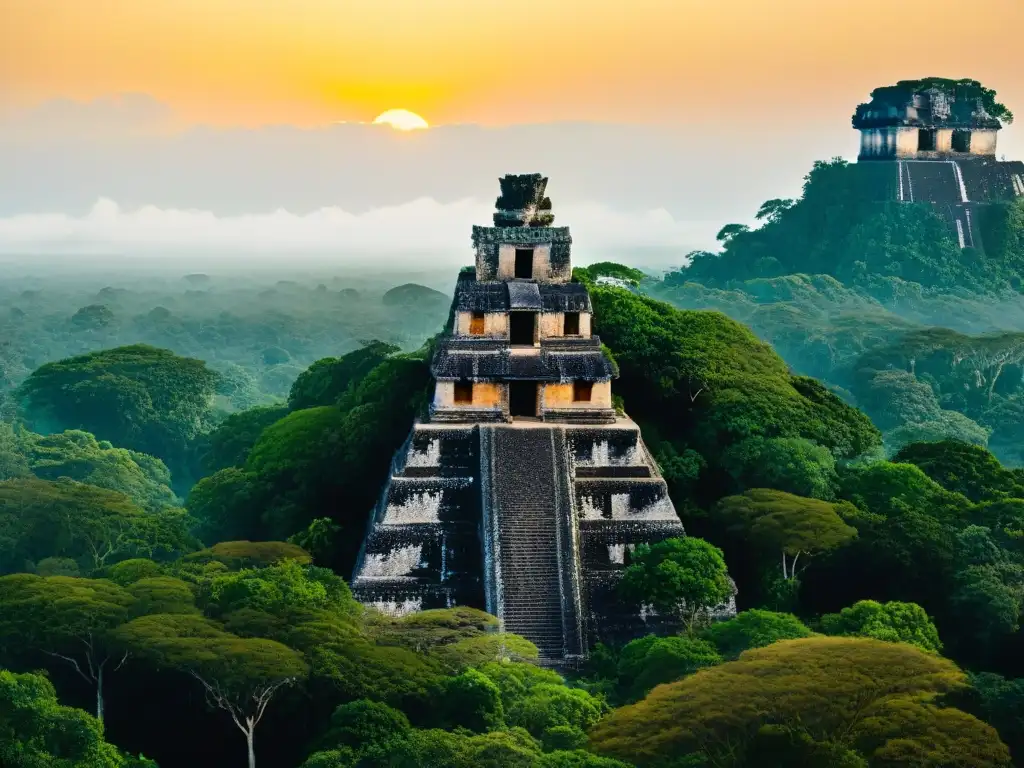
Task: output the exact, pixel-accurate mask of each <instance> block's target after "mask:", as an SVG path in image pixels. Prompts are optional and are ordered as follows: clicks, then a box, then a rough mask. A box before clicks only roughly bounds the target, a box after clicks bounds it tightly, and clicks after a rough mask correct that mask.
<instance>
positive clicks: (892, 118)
mask: <svg viewBox="0 0 1024 768" xmlns="http://www.w3.org/2000/svg"><path fill="white" fill-rule="evenodd" d="M984 102H985V98H984V91H983V89H982V87H981V85H980V84H979V83H976V82H974V81H969V80H968V81H940V80H937V79H934V78H932V79H929V80H917V81H914V80H910V81H904V82H900V83H897V84H896V85H894V86H887V87H884V88H876V89H875V90H874V91H872V93H871V101H870V102H868V103H865V104H861V105H859V106H858V107H857V110H856V112H855V113H854V115H853V127H854V128H855V129H857V130H859V131H860V134H861V143H860V155H859V157H858V166H859V169H860V170H861V172H862V174H863V176H864V178H865V181H866V183H867V187H866V188H867V189H870V190H874V196H875V197H876V198H877V199H880V200H898V201H901V202H910V203H931V204H932V205H934V206H935V208H936V211H937V212H938V213H939V214H940V215H941V216H943V218H945V219H946V220H947V222H949V225H950V228H951V233H952V234H953V235H954V236H955V237H956V239H957V240H958V242H959V245H960V247H961V248H966V247H970V248H974V249H976V250H978V251H979V252H982V253H984V242H983V241H982V238H981V237H980V236H979V227H978V219H979V216H980V215H983V214H984V207H985V206H986V205H987V204H990V203H995V202H1002V201H1007V200H1013V199H1014V198H1016V197H1020V196H1024V162H1020V161H1000V160H997V159H996V143H997V138H998V133H999V131H1000V130H1001V129H1002V127H1003V126H1002V122H1001V120H1000V119H999V117H998V116H995V115H992V114H989V112H988V111H986V107H985V103H984Z"/></svg>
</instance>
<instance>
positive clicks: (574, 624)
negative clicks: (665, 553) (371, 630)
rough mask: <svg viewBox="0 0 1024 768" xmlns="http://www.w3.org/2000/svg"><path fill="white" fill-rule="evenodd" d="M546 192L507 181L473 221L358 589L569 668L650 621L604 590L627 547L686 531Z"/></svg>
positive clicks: (528, 182) (522, 179)
mask: <svg viewBox="0 0 1024 768" xmlns="http://www.w3.org/2000/svg"><path fill="white" fill-rule="evenodd" d="M546 186H547V179H545V178H542V177H541V176H540V175H532V176H506V177H504V178H503V179H501V191H502V194H501V197H499V198H498V201H497V212H496V213H495V214H494V226H489V227H482V226H478V227H474V228H473V246H474V248H475V251H476V264H475V266H474V267H472V268H466V269H464V270H463V271H462V273H461V274H460V275H459V278H458V281H457V284H456V287H455V298H454V300H453V302H452V308H451V315H450V318H449V331H448V333H447V334H446V336H445V337H444V338H443V339H442V340H441V342H440V343H439V344H438V346H437V350H436V353H435V356H434V359H433V362H432V372H433V375H434V379H435V390H434V397H433V401H432V403H431V405H430V409H429V416H428V418H426V419H425V420H423V421H420V422H417V423H416V424H415V425H414V426H413V429H412V432H411V434H410V435H409V438H408V440H407V441H406V444H405V446H404V447H403V448H402V449H401V450H400V451H399V452H398V454H397V455H396V458H395V460H394V462H393V465H392V468H391V477H390V480H389V482H388V484H387V486H386V488H385V490H384V493H383V495H382V496H381V499H380V502H379V503H378V505H377V507H376V509H374V511H373V514H372V520H371V523H370V530H369V533H368V535H367V538H366V541H365V543H364V545H363V550H362V552H361V553H360V556H359V559H358V562H357V564H356V570H355V575H354V579H353V582H352V588H353V591H354V593H355V595H356V596H357V597H358V598H359V599H360V600H361V601H363V602H364V603H367V604H371V605H374V606H376V607H378V608H380V609H382V610H384V611H386V612H388V613H391V614H392V615H401V614H404V613H408V612H411V611H417V610H422V609H427V608H439V607H450V606H454V605H466V606H472V607H477V608H482V609H485V610H486V611H488V612H489V613H492V614H494V615H495V616H497V617H498V619H499V621H500V623H501V626H502V628H503V629H504V630H505V631H508V632H513V633H516V634H519V635H522V636H523V637H525V638H527V639H528V640H530V641H532V642H533V643H534V644H535V645H536V646H537V648H538V649H539V651H540V657H541V660H542V661H543V662H545V663H549V664H571V663H573V662H574V661H575V660H578V659H580V658H582V657H584V656H585V655H586V652H587V648H588V647H589V646H590V645H591V644H592V643H593V642H595V641H597V640H609V639H623V638H631V637H633V636H636V635H637V634H640V633H643V632H645V631H647V630H648V627H649V625H650V624H651V623H652V622H655V623H656V622H658V621H659V620H660V619H659V618H658V617H656V616H650V615H647V614H646V612H643V611H640V610H638V609H636V608H635V607H633V608H630V607H629V606H625V605H623V604H621V602H620V601H619V600H618V599H617V598H616V596H615V585H616V583H617V580H618V577H619V576H620V575H621V572H622V570H623V569H624V568H625V567H626V565H627V564H628V562H629V552H630V551H632V550H633V549H634V548H635V547H636V546H637V545H638V544H643V543H653V542H656V541H660V540H663V539H666V538H669V537H673V536H682V535H684V532H683V526H682V524H681V523H680V521H679V517H678V516H677V514H676V511H675V509H674V507H673V505H672V502H671V500H670V499H669V496H668V489H667V486H666V484H665V481H664V480H663V479H662V477H661V475H660V473H659V471H658V467H657V464H656V463H655V461H654V460H653V458H652V457H651V455H650V453H649V452H648V450H647V448H646V446H645V445H644V442H643V440H642V438H641V436H640V430H639V428H638V427H637V425H636V424H635V423H633V422H632V421H631V420H629V419H628V418H626V417H625V416H624V415H623V414H621V413H617V412H616V410H615V408H614V407H613V405H612V392H611V383H612V379H613V378H615V376H616V372H615V366H614V364H613V363H612V361H611V360H610V359H609V358H608V357H607V356H606V355H605V353H604V352H603V351H602V348H601V342H600V339H598V338H597V337H596V336H595V335H594V334H593V333H592V327H593V326H592V320H593V308H592V306H591V303H590V296H589V294H588V292H587V289H586V286H584V285H583V284H581V283H576V282H573V281H572V261H571V257H570V247H571V244H572V238H571V237H570V235H569V229H568V228H567V227H553V226H551V225H552V223H553V219H554V216H553V215H552V213H551V201H550V200H549V199H548V198H547V197H545V196H544V193H545V190H546Z"/></svg>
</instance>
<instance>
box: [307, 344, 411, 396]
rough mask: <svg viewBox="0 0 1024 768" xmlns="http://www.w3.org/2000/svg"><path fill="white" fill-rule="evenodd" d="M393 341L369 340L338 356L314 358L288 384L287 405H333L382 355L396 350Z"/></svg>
mask: <svg viewBox="0 0 1024 768" xmlns="http://www.w3.org/2000/svg"><path fill="white" fill-rule="evenodd" d="M399 351H400V349H399V348H398V347H396V346H395V345H394V344H387V343H385V342H382V341H372V342H369V343H367V344H366V345H364V346H363V347H361V348H360V349H357V350H355V351H354V352H349V353H348V354H346V355H343V356H342V357H327V358H324V359H323V360H317V361H316V362H315V363H313V365H311V366H310V367H309V368H307V369H306V370H305V371H303V373H302V374H301V375H300V376H299V377H298V378H297V379H296V380H295V383H294V384H292V388H291V392H290V393H289V394H288V407H289V408H291V409H292V410H296V411H297V410H300V409H302V408H316V407H317V406H321V405H337V404H338V401H339V400H340V399H341V397H342V395H344V394H346V393H347V392H348V391H349V390H350V389H351V388H353V387H355V386H357V385H358V384H359V383H360V382H361V381H362V380H363V379H364V378H365V377H366V376H367V374H369V373H370V371H372V370H373V369H374V368H376V367H377V366H378V365H380V364H381V363H382V362H383V361H384V360H385V359H386V358H388V357H390V356H391V355H394V354H396V353H397V352H399Z"/></svg>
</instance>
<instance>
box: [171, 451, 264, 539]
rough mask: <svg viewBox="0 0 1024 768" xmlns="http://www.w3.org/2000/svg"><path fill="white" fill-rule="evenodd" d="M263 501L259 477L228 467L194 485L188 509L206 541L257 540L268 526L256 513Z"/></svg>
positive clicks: (201, 537)
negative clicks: (258, 481)
mask: <svg viewBox="0 0 1024 768" xmlns="http://www.w3.org/2000/svg"><path fill="white" fill-rule="evenodd" d="M260 502H261V489H260V487H259V484H258V483H257V480H256V476H255V475H253V474H252V473H250V472H246V471H245V470H243V469H238V468H237V467H228V468H227V469H222V470H220V471H219V472H217V473H216V474H213V475H210V476H209V477H204V478H203V479H202V480H200V481H199V482H198V483H196V484H195V485H194V486H192V491H191V492H190V493H189V495H188V499H186V501H185V508H186V509H188V511H189V514H190V515H191V516H192V517H193V518H194V519H195V520H196V527H195V530H196V534H197V535H198V536H199V538H200V539H202V540H204V541H223V540H230V539H234V538H236V537H237V538H243V539H258V538H260V537H261V535H262V533H263V531H264V529H265V526H264V525H263V524H262V522H261V520H260V516H259V515H258V514H255V513H254V511H253V510H254V509H257V508H258V504H259V503H260Z"/></svg>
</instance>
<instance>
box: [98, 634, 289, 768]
mask: <svg viewBox="0 0 1024 768" xmlns="http://www.w3.org/2000/svg"><path fill="white" fill-rule="evenodd" d="M118 634H119V637H120V639H121V641H122V642H124V643H125V644H126V645H127V646H128V648H130V649H131V650H133V651H134V652H136V653H138V654H139V655H140V656H142V657H144V658H147V659H149V660H151V661H152V662H153V663H155V664H157V665H158V666H161V667H167V668H171V669H177V670H181V671H184V672H186V673H187V674H189V675H191V676H192V677H193V678H195V680H197V681H198V682H199V684H200V685H201V686H202V688H203V691H204V692H205V694H206V697H207V701H208V702H209V703H210V704H212V705H213V706H215V707H217V708H218V709H222V710H224V711H225V712H226V713H227V714H228V715H230V717H231V721H232V722H233V723H234V724H235V726H236V727H237V728H238V729H239V730H240V731H241V732H242V734H243V735H244V736H245V742H246V749H247V754H248V764H249V768H255V767H256V746H255V737H256V727H257V726H258V725H259V723H260V721H261V720H262V719H263V716H264V714H265V713H266V710H267V707H268V706H269V705H270V703H271V701H272V700H273V699H274V697H275V696H276V695H277V693H278V692H279V691H280V689H281V688H283V687H285V686H288V685H293V684H294V683H296V682H297V681H298V680H300V679H301V678H302V677H303V676H304V675H305V674H306V672H307V667H306V664H305V662H304V661H303V660H302V656H301V654H299V653H298V652H296V651H294V650H292V649H291V648H288V647H287V646H285V645H282V644H281V643H278V642H275V641H273V640H265V639H262V638H245V637H237V636H235V635H232V634H231V633H229V632H226V631H224V630H223V629H221V628H220V627H218V626H217V625H216V624H214V623H213V622H211V621H209V620H207V619H203V618H201V617H199V616H194V615H189V614H156V615H152V616H144V617H142V618H138V619H135V620H134V621H132V622H130V623H129V624H127V625H125V626H123V627H121V628H120V630H119V632H118Z"/></svg>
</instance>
